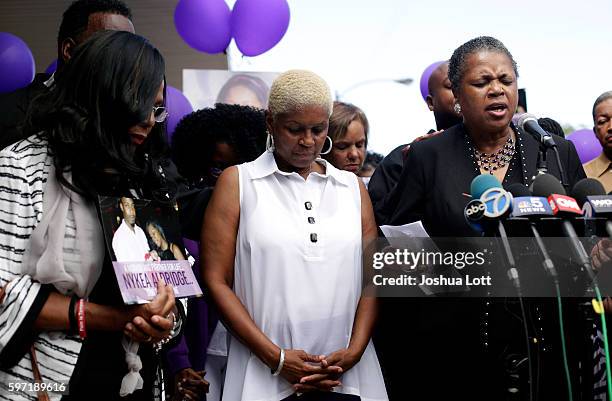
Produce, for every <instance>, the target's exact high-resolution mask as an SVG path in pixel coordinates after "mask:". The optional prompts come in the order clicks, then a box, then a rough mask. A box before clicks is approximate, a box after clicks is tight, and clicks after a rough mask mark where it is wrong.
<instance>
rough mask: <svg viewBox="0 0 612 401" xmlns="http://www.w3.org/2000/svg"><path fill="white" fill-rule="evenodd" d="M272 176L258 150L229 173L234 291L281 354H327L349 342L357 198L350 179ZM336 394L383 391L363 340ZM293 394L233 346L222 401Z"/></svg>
mask: <svg viewBox="0 0 612 401" xmlns="http://www.w3.org/2000/svg"><path fill="white" fill-rule="evenodd" d="M319 162H321V163H323V164H324V165H325V166H326V173H325V174H319V173H315V172H313V173H311V174H310V175H309V177H308V179H307V180H304V179H303V178H302V177H301V176H300V175H298V174H297V173H286V172H282V171H280V170H279V169H278V167H277V165H276V162H275V160H274V156H273V154H272V153H270V152H265V153H264V154H262V155H261V156H260V157H259V158H258V159H257V160H255V161H253V162H250V163H245V164H242V165H240V166H238V171H239V183H240V184H239V185H240V223H239V228H238V237H237V243H236V258H235V266H234V291H235V293H236V295H237V296H238V298H239V299H240V301H241V302H242V303H243V304H244V306H245V307H246V309H247V311H248V312H249V314H250V316H251V317H252V319H253V320H254V321H255V324H256V325H257V326H258V327H259V328H260V329H261V330H262V331H263V332H264V333H265V334H266V336H268V338H270V340H271V341H272V342H274V343H275V344H277V345H278V346H279V347H282V348H284V349H302V350H304V351H306V352H308V353H310V354H314V355H327V354H330V353H331V352H333V351H337V350H339V349H342V348H346V347H347V346H348V344H349V340H350V335H351V331H352V327H353V320H354V317H355V312H356V310H357V304H358V302H359V299H360V296H361V284H362V282H361V264H362V261H361V254H362V248H361V196H360V192H359V186H358V182H357V177H356V176H355V175H354V174H352V173H349V172H346V171H340V170H338V169H336V168H335V167H333V166H332V165H331V164H329V163H326V162H325V161H323V160H319ZM340 380H341V382H342V384H343V385H342V387H337V388H336V389H335V391H337V392H340V393H345V394H353V395H358V396H360V397H361V399H362V400H364V401H385V400H387V399H388V398H387V393H386V390H385V385H384V382H383V377H382V373H381V370H380V365H379V363H378V359H377V357H376V353H375V351H374V346H373V345H372V342H371V341H370V343H369V344H368V346H367V348H366V350H365V352H364V354H363V356H362V358H361V360H360V362H359V363H358V364H356V365H355V366H354V367H353V368H352V369H350V370H349V371H348V372H346V373H344V374H343V376H342V377H341V379H340ZM292 393H293V389H292V387H291V385H290V384H289V382H287V381H286V380H285V379H283V378H282V377H280V376H277V377H274V376H272V374H271V373H270V368H269V367H268V366H266V365H265V364H264V363H263V362H261V361H260V360H259V359H258V358H257V357H256V356H255V355H254V354H252V353H251V352H250V351H249V349H248V348H246V347H245V346H244V345H243V344H242V343H240V342H239V341H237V340H236V339H234V338H232V340H231V344H230V349H229V355H228V365H227V373H226V378H225V388H224V394H223V401H278V400H282V399H284V398H286V397H288V396H290V395H291V394H292Z"/></svg>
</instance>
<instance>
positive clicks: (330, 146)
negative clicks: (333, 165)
mask: <svg viewBox="0 0 612 401" xmlns="http://www.w3.org/2000/svg"><path fill="white" fill-rule="evenodd" d="M328 139H329V149H327V150H326V151H325V152H323V151H322V150H321V153H320V154H321V155H326V154H328V153H329V152H331V150H332V147H333V146H334V142H333V141H332V139H331V138H330V137H329V136H326V137H325V140H328Z"/></svg>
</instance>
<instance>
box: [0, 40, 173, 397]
mask: <svg viewBox="0 0 612 401" xmlns="http://www.w3.org/2000/svg"><path fill="white" fill-rule="evenodd" d="M164 87H165V83H164V60H163V57H162V56H161V54H160V53H159V51H158V50H157V49H155V48H154V47H153V46H152V45H151V44H150V43H149V42H148V41H147V40H146V39H144V38H142V37H140V36H137V35H134V34H132V33H128V32H110V31H106V32H100V33H97V34H95V35H94V36H92V38H91V39H89V40H88V41H87V42H85V43H84V44H82V45H81V46H80V47H78V48H77V49H76V50H75V53H74V55H73V58H72V59H71V61H70V63H68V64H67V65H66V66H65V69H64V71H63V73H62V75H61V77H58V80H57V82H56V85H55V87H54V88H53V89H52V90H51V91H49V93H47V94H44V95H42V96H41V97H39V98H37V99H36V100H35V102H34V103H33V104H32V105H31V107H30V112H29V117H28V122H27V124H26V128H25V129H26V133H27V134H28V135H29V136H28V138H27V139H25V140H22V141H20V142H17V143H16V144H14V145H11V146H9V147H8V148H6V149H4V150H2V151H1V152H0V163H1V164H2V165H3V171H6V172H9V174H3V175H2V176H1V177H0V188H1V190H0V192H2V193H3V195H2V196H0V213H2V216H1V217H0V243H1V244H2V246H1V247H0V278H1V280H2V281H1V283H0V284H1V286H2V287H3V288H2V296H3V300H2V302H1V303H0V365H1V367H2V371H1V372H0V380H1V382H2V383H5V384H6V383H17V382H21V383H23V382H28V383H34V382H36V381H38V380H42V381H43V382H44V383H46V384H49V383H50V384H52V385H53V386H55V387H50V388H48V389H47V391H46V393H47V394H46V395H48V396H49V397H50V399H53V400H56V399H59V398H61V397H62V395H61V393H60V392H59V391H60V390H62V388H61V386H62V385H63V386H64V392H67V393H68V395H65V396H63V398H62V399H63V400H84V399H90V398H92V395H93V394H95V398H98V399H105V400H151V399H154V398H156V397H159V391H157V388H158V387H156V386H155V385H154V381H155V378H156V376H157V377H158V379H159V374H158V369H157V363H156V359H157V358H156V357H155V352H154V348H158V347H160V346H161V345H163V344H165V343H166V342H167V341H169V339H171V338H172V337H173V336H175V335H176V334H177V333H178V331H179V329H180V327H179V323H180V316H179V313H178V310H177V309H176V306H175V300H174V292H173V290H172V288H171V287H170V286H166V285H165V284H163V283H160V284H159V285H158V288H157V296H156V297H155V298H154V299H153V301H152V302H150V303H148V304H145V305H130V306H126V305H124V304H123V301H122V298H121V294H120V292H119V289H118V285H117V280H116V278H115V277H114V273H113V268H112V266H111V264H110V258H109V257H108V256H107V252H106V251H105V243H104V237H103V234H102V228H101V225H100V221H99V218H98V212H97V210H96V208H97V205H96V201H97V197H98V195H110V196H116V197H120V196H129V197H131V198H136V197H138V198H148V199H151V198H155V199H157V200H166V201H167V200H172V199H173V197H174V193H175V192H176V185H175V184H174V183H173V182H172V181H171V180H170V178H169V176H168V175H167V174H166V168H167V167H168V166H169V161H167V159H166V156H165V151H166V149H165V144H164V143H165V142H164V140H165V139H164V138H165V129H164V128H165V127H164V124H162V123H163V122H164V120H165V118H166V117H167V112H166V110H165V106H164V92H165V91H164ZM34 394H35V393H34ZM38 395H39V399H43V398H40V397H42V395H41V394H40V393H39V394H38ZM31 396H32V393H31V392H30V393H28V388H27V387H26V388H22V389H21V390H20V389H17V388H10V387H8V386H6V385H3V386H0V398H10V399H12V400H25V399H32V398H31Z"/></svg>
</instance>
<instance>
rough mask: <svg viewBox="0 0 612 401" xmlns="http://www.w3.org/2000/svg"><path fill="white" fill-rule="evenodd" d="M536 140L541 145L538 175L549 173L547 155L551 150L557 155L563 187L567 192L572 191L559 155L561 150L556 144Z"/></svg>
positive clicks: (556, 159)
mask: <svg viewBox="0 0 612 401" xmlns="http://www.w3.org/2000/svg"><path fill="white" fill-rule="evenodd" d="M534 138H535V139H536V140H537V141H538V144H539V145H540V150H539V152H538V165H537V170H538V175H540V174H546V173H547V172H548V160H547V159H546V153H547V152H548V150H549V149H551V150H552V151H553V153H554V154H555V161H556V162H557V167H558V168H559V173H560V175H561V184H562V185H563V188H565V191H566V192H569V190H570V187H569V182H568V180H567V174H566V172H565V169H564V168H563V165H562V164H561V156H560V155H559V148H558V147H557V145H556V144H554V145H551V144H549V143H546V142H542V141H541V140H540V138H537V137H535V136H534Z"/></svg>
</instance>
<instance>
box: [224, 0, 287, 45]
mask: <svg viewBox="0 0 612 401" xmlns="http://www.w3.org/2000/svg"><path fill="white" fill-rule="evenodd" d="M289 17H290V13H289V4H287V1H286V0H237V1H236V4H235V5H234V9H233V10H232V18H231V27H232V36H233V37H234V40H235V41H236V46H238V49H239V50H240V52H242V54H244V55H245V56H250V57H253V56H258V55H260V54H262V53H265V52H267V51H268V50H270V49H271V48H273V47H274V46H276V44H277V43H278V42H280V40H281V39H282V38H283V36H285V33H286V32H287V28H289Z"/></svg>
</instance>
